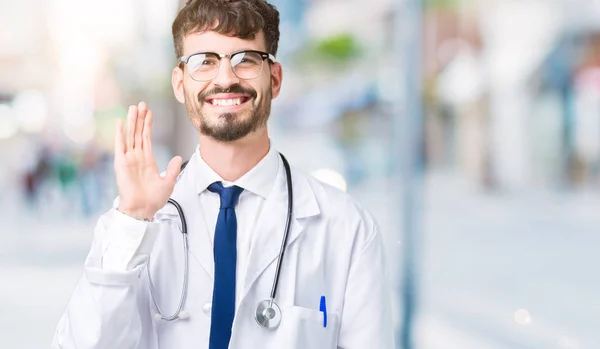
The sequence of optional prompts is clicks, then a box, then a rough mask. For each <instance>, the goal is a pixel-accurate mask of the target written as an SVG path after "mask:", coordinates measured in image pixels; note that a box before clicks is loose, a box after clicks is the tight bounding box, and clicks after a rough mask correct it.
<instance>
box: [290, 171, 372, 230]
mask: <svg viewBox="0 0 600 349" xmlns="http://www.w3.org/2000/svg"><path fill="white" fill-rule="evenodd" d="M292 174H293V176H294V177H295V178H298V179H300V180H304V181H305V182H306V184H307V185H308V190H310V191H312V192H313V194H314V197H315V199H316V201H317V205H318V207H319V217H320V219H321V220H324V221H326V222H327V223H328V224H330V225H331V224H333V225H335V226H338V227H343V228H346V229H352V230H355V231H356V230H361V231H363V232H364V233H365V234H367V235H370V236H369V237H365V238H372V235H374V234H376V232H377V230H378V227H377V223H376V221H375V219H374V218H373V215H372V214H371V213H370V212H369V211H368V210H367V209H366V208H365V207H363V205H362V204H360V203H359V202H358V201H357V200H356V199H355V198H354V197H352V196H351V195H350V194H348V193H347V192H345V191H343V190H341V189H339V188H336V187H334V186H331V185H329V184H327V183H324V182H321V181H320V180H318V179H316V178H315V177H313V176H311V175H309V174H306V173H305V172H303V171H302V170H299V169H297V168H293V167H292Z"/></svg>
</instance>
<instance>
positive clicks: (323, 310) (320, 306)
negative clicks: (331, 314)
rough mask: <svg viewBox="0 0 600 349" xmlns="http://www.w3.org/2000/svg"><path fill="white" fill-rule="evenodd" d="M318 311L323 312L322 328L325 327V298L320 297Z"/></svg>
mask: <svg viewBox="0 0 600 349" xmlns="http://www.w3.org/2000/svg"><path fill="white" fill-rule="evenodd" d="M319 310H320V311H322V312H323V327H327V301H326V300H325V296H321V304H319Z"/></svg>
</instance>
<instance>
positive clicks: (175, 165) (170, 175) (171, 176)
mask: <svg viewBox="0 0 600 349" xmlns="http://www.w3.org/2000/svg"><path fill="white" fill-rule="evenodd" d="M182 162H183V160H182V159H181V156H176V157H174V158H172V159H171V161H169V165H168V166H167V174H166V175H165V178H166V179H167V180H168V181H169V182H170V183H175V180H176V179H177V176H179V172H180V171H181V164H182Z"/></svg>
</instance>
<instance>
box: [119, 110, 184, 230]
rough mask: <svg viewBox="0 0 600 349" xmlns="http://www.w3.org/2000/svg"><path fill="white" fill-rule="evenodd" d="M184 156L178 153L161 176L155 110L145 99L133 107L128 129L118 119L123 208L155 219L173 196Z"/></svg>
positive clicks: (120, 196) (143, 217) (129, 116)
mask: <svg viewBox="0 0 600 349" xmlns="http://www.w3.org/2000/svg"><path fill="white" fill-rule="evenodd" d="M181 162H182V159H181V157H179V156H176V157H174V158H173V159H171V161H170V162H169V165H168V166H167V173H166V175H165V176H164V177H161V175H160V173H159V172H158V168H157V166H156V161H155V159H154V155H153V154H152V111H150V110H148V108H147V106H146V104H145V103H144V102H141V103H140V104H139V105H138V106H137V107H136V106H131V107H129V111H128V114H127V129H126V131H124V130H123V122H122V121H121V120H120V119H119V120H117V130H116V137H115V161H114V169H115V174H116V178H117V187H118V189H119V208H118V209H119V211H121V212H123V213H125V214H127V215H129V216H131V217H133V218H137V219H152V217H154V214H155V213H156V212H157V211H158V210H160V209H161V208H162V207H163V206H164V205H165V204H166V203H167V200H168V199H169V196H170V195H171V193H173V188H174V187H175V181H176V179H177V176H178V175H179V171H180V168H181Z"/></svg>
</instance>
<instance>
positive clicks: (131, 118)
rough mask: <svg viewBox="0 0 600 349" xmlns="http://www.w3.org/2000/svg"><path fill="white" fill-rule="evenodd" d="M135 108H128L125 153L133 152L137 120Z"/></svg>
mask: <svg viewBox="0 0 600 349" xmlns="http://www.w3.org/2000/svg"><path fill="white" fill-rule="evenodd" d="M137 114H138V113H137V108H136V106H135V105H132V106H130V107H129V112H128V113H127V151H132V150H133V145H134V132H135V122H136V120H137Z"/></svg>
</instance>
